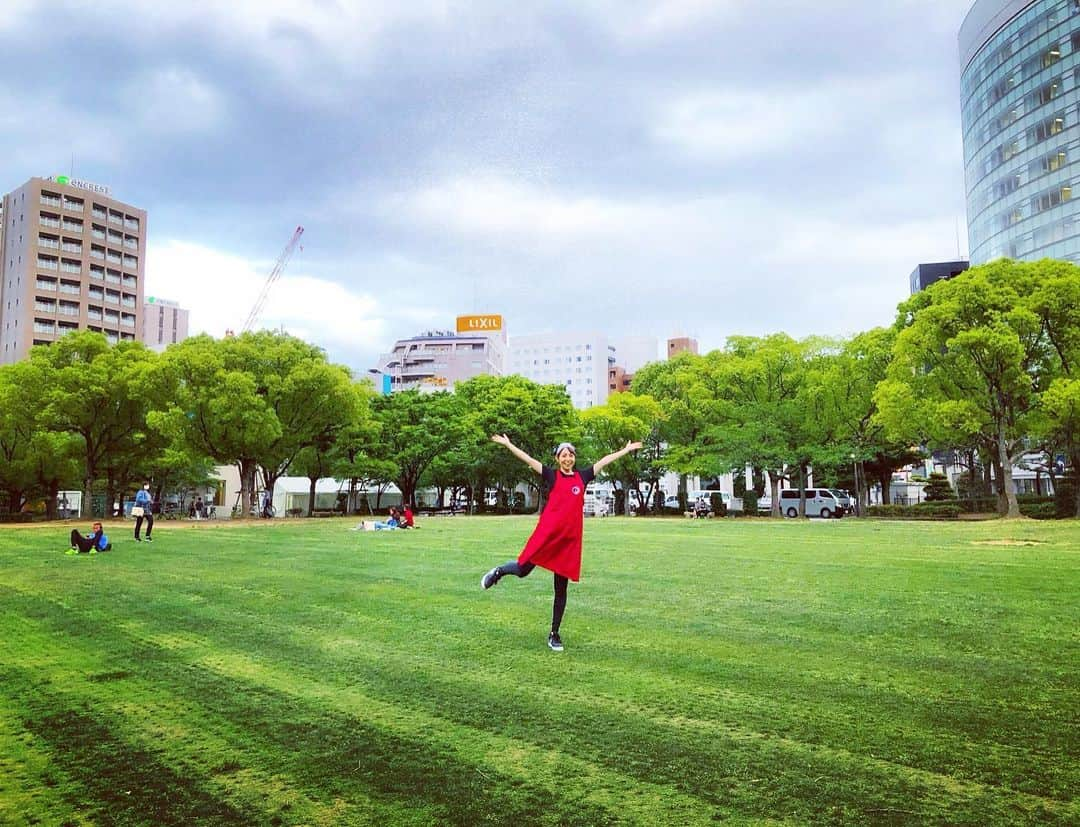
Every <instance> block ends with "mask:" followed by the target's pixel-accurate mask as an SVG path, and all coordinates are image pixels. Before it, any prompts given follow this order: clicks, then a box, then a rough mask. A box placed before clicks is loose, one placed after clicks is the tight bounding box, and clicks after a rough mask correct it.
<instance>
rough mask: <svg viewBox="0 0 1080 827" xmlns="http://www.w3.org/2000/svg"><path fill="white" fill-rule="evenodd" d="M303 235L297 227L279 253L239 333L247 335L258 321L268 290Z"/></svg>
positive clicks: (301, 230) (302, 229) (278, 276)
mask: <svg viewBox="0 0 1080 827" xmlns="http://www.w3.org/2000/svg"><path fill="white" fill-rule="evenodd" d="M303 234H304V228H303V227H297V228H296V232H294V233H293V236H292V238H291V239H289V243H288V244H286V245H285V249H284V250H282V251H281V255H280V256H279V257H278V260H277V264H275V265H274V269H273V270H271V271H270V275H269V276H268V277H267V279H266V284H264V285H263V289H262V292H261V293H259V298H258V299H257V300H256V301H255V306H254V307H252V308H251V312H250V313H248V317H247V321H246V322H244V327H243V329H242V330H241V331H240V332H241V333H247V332H248V331H249V330H251V329H252V328H253V327H254V326H255V323H256V322H257V321H258V320H259V314H261V313H262V309H263V306H264V305H265V304H266V298H267V296H269V295H270V288H271V287H273V286H274V282H276V281H277V280H278V279H279V278H281V274H282V273H283V272H284V271H285V265H286V264H288V263H289V259H290V258H292V254H293V251H294V250H296V245H297V244H299V243H300V236H302V235H303Z"/></svg>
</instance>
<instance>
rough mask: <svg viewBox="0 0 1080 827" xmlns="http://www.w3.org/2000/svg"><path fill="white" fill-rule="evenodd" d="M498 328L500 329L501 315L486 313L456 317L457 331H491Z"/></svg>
mask: <svg viewBox="0 0 1080 827" xmlns="http://www.w3.org/2000/svg"><path fill="white" fill-rule="evenodd" d="M498 330H502V316H498V315H491V314H487V315H483V316H458V317H457V332H458V333H492V332H495V331H498Z"/></svg>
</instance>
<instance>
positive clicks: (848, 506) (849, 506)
mask: <svg viewBox="0 0 1080 827" xmlns="http://www.w3.org/2000/svg"><path fill="white" fill-rule="evenodd" d="M829 491H830V492H832V495H833V496H834V497H836V501H837V502H838V503H840V507H841V508H843V509H844V513H845V514H854V513H855V500H854V499H853V498H852V496H851V495H850V494H849V493H848V492H847V491H844V490H843V489H841V488H830V489H829Z"/></svg>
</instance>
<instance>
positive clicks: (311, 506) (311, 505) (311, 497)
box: [307, 477, 319, 517]
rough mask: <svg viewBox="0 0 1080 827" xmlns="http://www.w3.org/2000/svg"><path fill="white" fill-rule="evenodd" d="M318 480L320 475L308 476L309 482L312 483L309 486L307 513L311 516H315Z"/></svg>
mask: <svg viewBox="0 0 1080 827" xmlns="http://www.w3.org/2000/svg"><path fill="white" fill-rule="evenodd" d="M318 481H319V478H318V477H308V482H309V483H311V485H309V486H308V498H307V515H308V516H309V517H314V516H315V483H317V482H318Z"/></svg>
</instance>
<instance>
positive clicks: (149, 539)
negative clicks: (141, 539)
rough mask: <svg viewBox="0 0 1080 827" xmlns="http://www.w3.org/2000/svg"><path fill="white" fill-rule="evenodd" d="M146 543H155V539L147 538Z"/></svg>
mask: <svg viewBox="0 0 1080 827" xmlns="http://www.w3.org/2000/svg"><path fill="white" fill-rule="evenodd" d="M146 542H148V543H152V542H154V538H153V537H150V536H147V538H146Z"/></svg>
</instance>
